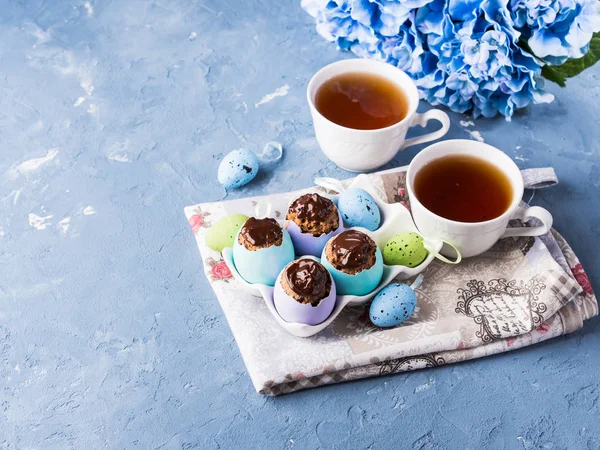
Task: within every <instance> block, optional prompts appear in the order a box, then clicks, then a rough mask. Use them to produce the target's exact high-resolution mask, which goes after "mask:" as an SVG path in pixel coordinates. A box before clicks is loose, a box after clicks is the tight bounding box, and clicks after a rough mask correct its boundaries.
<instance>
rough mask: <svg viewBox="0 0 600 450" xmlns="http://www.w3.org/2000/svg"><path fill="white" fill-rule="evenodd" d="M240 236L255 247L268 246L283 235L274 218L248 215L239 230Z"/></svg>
mask: <svg viewBox="0 0 600 450" xmlns="http://www.w3.org/2000/svg"><path fill="white" fill-rule="evenodd" d="M240 235H241V236H242V238H243V239H244V240H245V241H246V242H248V243H250V244H252V245H255V246H257V247H269V246H271V245H273V244H275V243H277V242H278V241H280V240H281V239H282V237H283V231H282V230H281V226H279V224H278V223H277V221H276V220H275V219H270V218H267V219H257V218H255V217H250V218H249V219H248V220H246V223H245V224H244V226H243V227H242V230H241V231H240Z"/></svg>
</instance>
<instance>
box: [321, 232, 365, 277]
mask: <svg viewBox="0 0 600 450" xmlns="http://www.w3.org/2000/svg"><path fill="white" fill-rule="evenodd" d="M374 246H375V243H374V242H373V241H372V240H371V238H370V237H369V236H367V235H366V234H365V233H362V232H360V231H356V230H348V231H344V232H343V233H340V234H339V235H337V236H336V237H335V238H334V239H333V241H332V242H331V251H332V253H333V256H334V257H335V258H336V260H337V261H339V264H340V266H342V267H345V268H348V269H354V268H359V267H362V266H363V265H365V264H367V262H368V261H369V255H370V254H371V253H372V252H373V251H374Z"/></svg>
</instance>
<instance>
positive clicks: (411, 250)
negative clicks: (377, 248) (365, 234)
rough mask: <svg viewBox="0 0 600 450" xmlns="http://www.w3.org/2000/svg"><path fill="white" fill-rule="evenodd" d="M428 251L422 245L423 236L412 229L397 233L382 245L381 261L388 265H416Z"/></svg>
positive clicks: (423, 259)
mask: <svg viewBox="0 0 600 450" xmlns="http://www.w3.org/2000/svg"><path fill="white" fill-rule="evenodd" d="M428 253H429V252H428V251H427V250H426V249H425V247H424V246H423V237H422V236H421V235H420V234H418V233H414V232H412V231H405V232H403V233H399V234H397V235H396V236H394V237H393V238H391V239H390V240H389V241H388V242H387V243H386V244H385V246H384V247H383V262H384V263H385V264H387V265H388V266H406V267H417V266H418V265H419V264H421V263H422V262H423V261H425V258H427V254H428Z"/></svg>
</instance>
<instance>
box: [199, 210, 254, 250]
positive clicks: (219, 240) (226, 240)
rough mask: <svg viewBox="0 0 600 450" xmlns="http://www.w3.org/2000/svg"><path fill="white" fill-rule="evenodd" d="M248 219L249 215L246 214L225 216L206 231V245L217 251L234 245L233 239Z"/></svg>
mask: <svg viewBox="0 0 600 450" xmlns="http://www.w3.org/2000/svg"><path fill="white" fill-rule="evenodd" d="M246 220H248V216H245V215H244V214H230V215H228V216H225V217H223V218H222V219H221V220H219V221H218V222H217V223H215V224H214V225H213V226H212V227H210V228H209V229H208V231H207V232H206V237H205V242H206V245H207V246H208V247H209V248H212V249H213V250H216V251H217V252H222V251H223V249H224V248H225V247H233V241H234V240H235V237H236V235H237V234H238V231H240V228H242V225H244V223H246Z"/></svg>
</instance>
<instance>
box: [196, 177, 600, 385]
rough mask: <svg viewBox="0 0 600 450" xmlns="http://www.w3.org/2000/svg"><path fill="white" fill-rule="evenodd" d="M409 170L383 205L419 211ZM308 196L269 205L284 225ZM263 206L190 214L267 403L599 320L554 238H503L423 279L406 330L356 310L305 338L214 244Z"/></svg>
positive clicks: (391, 186) (218, 207) (386, 188)
mask: <svg viewBox="0 0 600 450" xmlns="http://www.w3.org/2000/svg"><path fill="white" fill-rule="evenodd" d="M404 170H405V169H399V171H398V172H394V173H386V174H373V175H371V176H370V177H371V180H372V182H373V183H374V185H375V186H377V188H378V191H379V193H380V195H381V197H382V198H383V199H385V200H386V201H388V202H404V204H405V205H406V206H407V207H410V205H409V204H408V198H407V194H406V190H405V185H404V182H405V172H404ZM527 172H528V173H527V176H526V177H525V178H526V184H528V183H527V179H528V178H529V179H532V180H537V181H539V182H540V183H541V184H543V183H544V180H545V177H544V176H541V175H540V174H542V172H539V173H538V172H535V171H531V170H530V171H527ZM524 176H525V172H524ZM540 180H541V181H540ZM305 191H306V190H305ZM305 191H304V192H305ZM300 192H301V191H299V192H293V193H286V194H277V195H272V196H269V200H270V201H271V202H272V204H273V211H274V212H273V213H272V217H275V218H281V217H282V216H283V215H284V213H285V209H286V207H287V205H288V202H289V201H290V200H291V199H292V198H294V197H296V196H297V195H298V194H299V193H300ZM259 200H260V198H248V199H242V200H234V201H229V202H216V203H204V204H200V205H195V206H190V207H187V208H186V209H185V213H186V216H187V218H188V221H189V223H190V225H191V227H192V230H193V232H194V235H195V237H196V242H197V244H198V248H199V249H200V254H201V255H202V261H203V264H204V271H205V273H206V276H207V277H208V280H209V281H210V283H211V285H212V287H213V289H214V291H215V293H216V295H217V298H218V300H219V302H220V304H221V307H222V309H223V312H224V314H225V316H226V317H227V321H228V323H229V326H230V327H231V331H232V332H233V335H234V336H235V339H236V341H237V344H238V346H239V348H240V352H241V354H242V357H243V358H244V362H245V364H246V367H247V369H248V373H249V374H250V377H251V378H252V382H253V384H254V386H255V388H256V390H257V391H258V392H260V393H262V394H269V395H279V394H286V393H289V392H294V391H297V390H300V389H305V388H310V387H315V386H321V385H324V384H330V383H338V382H341V381H347V380H355V379H359V378H366V377H372V376H378V375H386V374H391V373H397V372H405V371H409V370H416V369H422V368H427V367H434V366H439V365H443V364H449V363H454V362H457V361H464V360H467V359H473V358H479V357H482V356H487V355H492V354H495V353H500V352H505V351H508V350H513V349H517V348H520V347H524V346H527V345H532V344H535V343H537V342H541V341H544V340H546V339H550V338H553V337H555V336H560V335H562V334H566V333H571V332H573V331H574V330H576V329H578V328H581V327H582V326H583V321H584V320H586V319H589V318H590V317H592V316H594V315H596V314H597V313H598V304H597V302H596V298H595V296H594V294H593V292H592V289H591V286H590V284H589V281H588V279H587V276H586V275H585V272H584V271H583V268H582V267H581V264H579V261H578V260H577V257H576V256H575V254H574V253H573V251H572V250H571V247H569V245H568V244H567V242H566V241H565V240H564V239H563V238H562V237H561V236H560V235H559V234H558V233H557V232H555V231H553V232H552V233H549V234H547V235H546V236H542V238H541V239H540V238H518V239H514V238H509V239H503V240H501V241H499V242H498V243H497V244H496V245H495V246H494V247H493V248H492V249H491V250H489V251H488V252H486V253H484V254H483V255H480V256H478V257H474V258H469V259H467V260H464V261H463V262H462V263H461V264H459V265H458V266H449V265H445V264H443V263H441V262H437V261H435V262H433V263H432V264H431V265H430V266H429V267H428V268H427V269H426V270H425V271H424V272H423V273H424V275H425V281H424V282H423V284H422V285H421V287H420V288H419V289H418V290H417V296H418V303H417V308H416V311H415V313H414V315H413V316H412V317H411V318H410V319H409V320H408V321H407V322H405V323H403V324H402V325H400V326H398V327H395V328H391V329H379V328H376V327H375V326H373V325H372V324H371V323H370V321H369V314H368V305H364V306H360V307H352V308H346V309H345V310H344V311H343V312H342V313H341V314H340V315H339V316H338V318H337V319H336V320H335V321H334V322H333V323H332V324H331V325H330V326H329V327H328V328H326V329H325V330H324V331H322V332H321V333H319V334H317V335H315V336H313V337H310V338H298V337H295V336H292V335H291V334H289V333H287V332H286V331H285V330H284V329H282V328H281V327H280V326H279V325H278V324H277V323H276V322H275V319H274V318H273V317H272V316H271V314H270V313H269V311H268V310H267V307H266V305H265V304H264V301H263V299H262V298H260V297H256V296H254V295H252V294H251V293H248V292H247V291H245V290H244V289H243V287H242V286H241V285H240V284H239V283H238V282H236V281H235V280H234V279H233V278H232V277H231V273H230V272H229V270H228V268H227V266H226V265H225V263H224V261H223V260H222V258H221V255H220V254H219V253H217V252H214V251H213V250H211V249H209V248H208V247H206V245H205V243H204V236H205V233H206V231H207V229H208V227H209V224H211V223H215V222H217V221H218V220H219V219H220V218H221V217H223V216H225V215H227V214H233V213H242V214H247V215H252V214H253V211H254V205H255V204H256V202H257V201H259Z"/></svg>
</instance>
